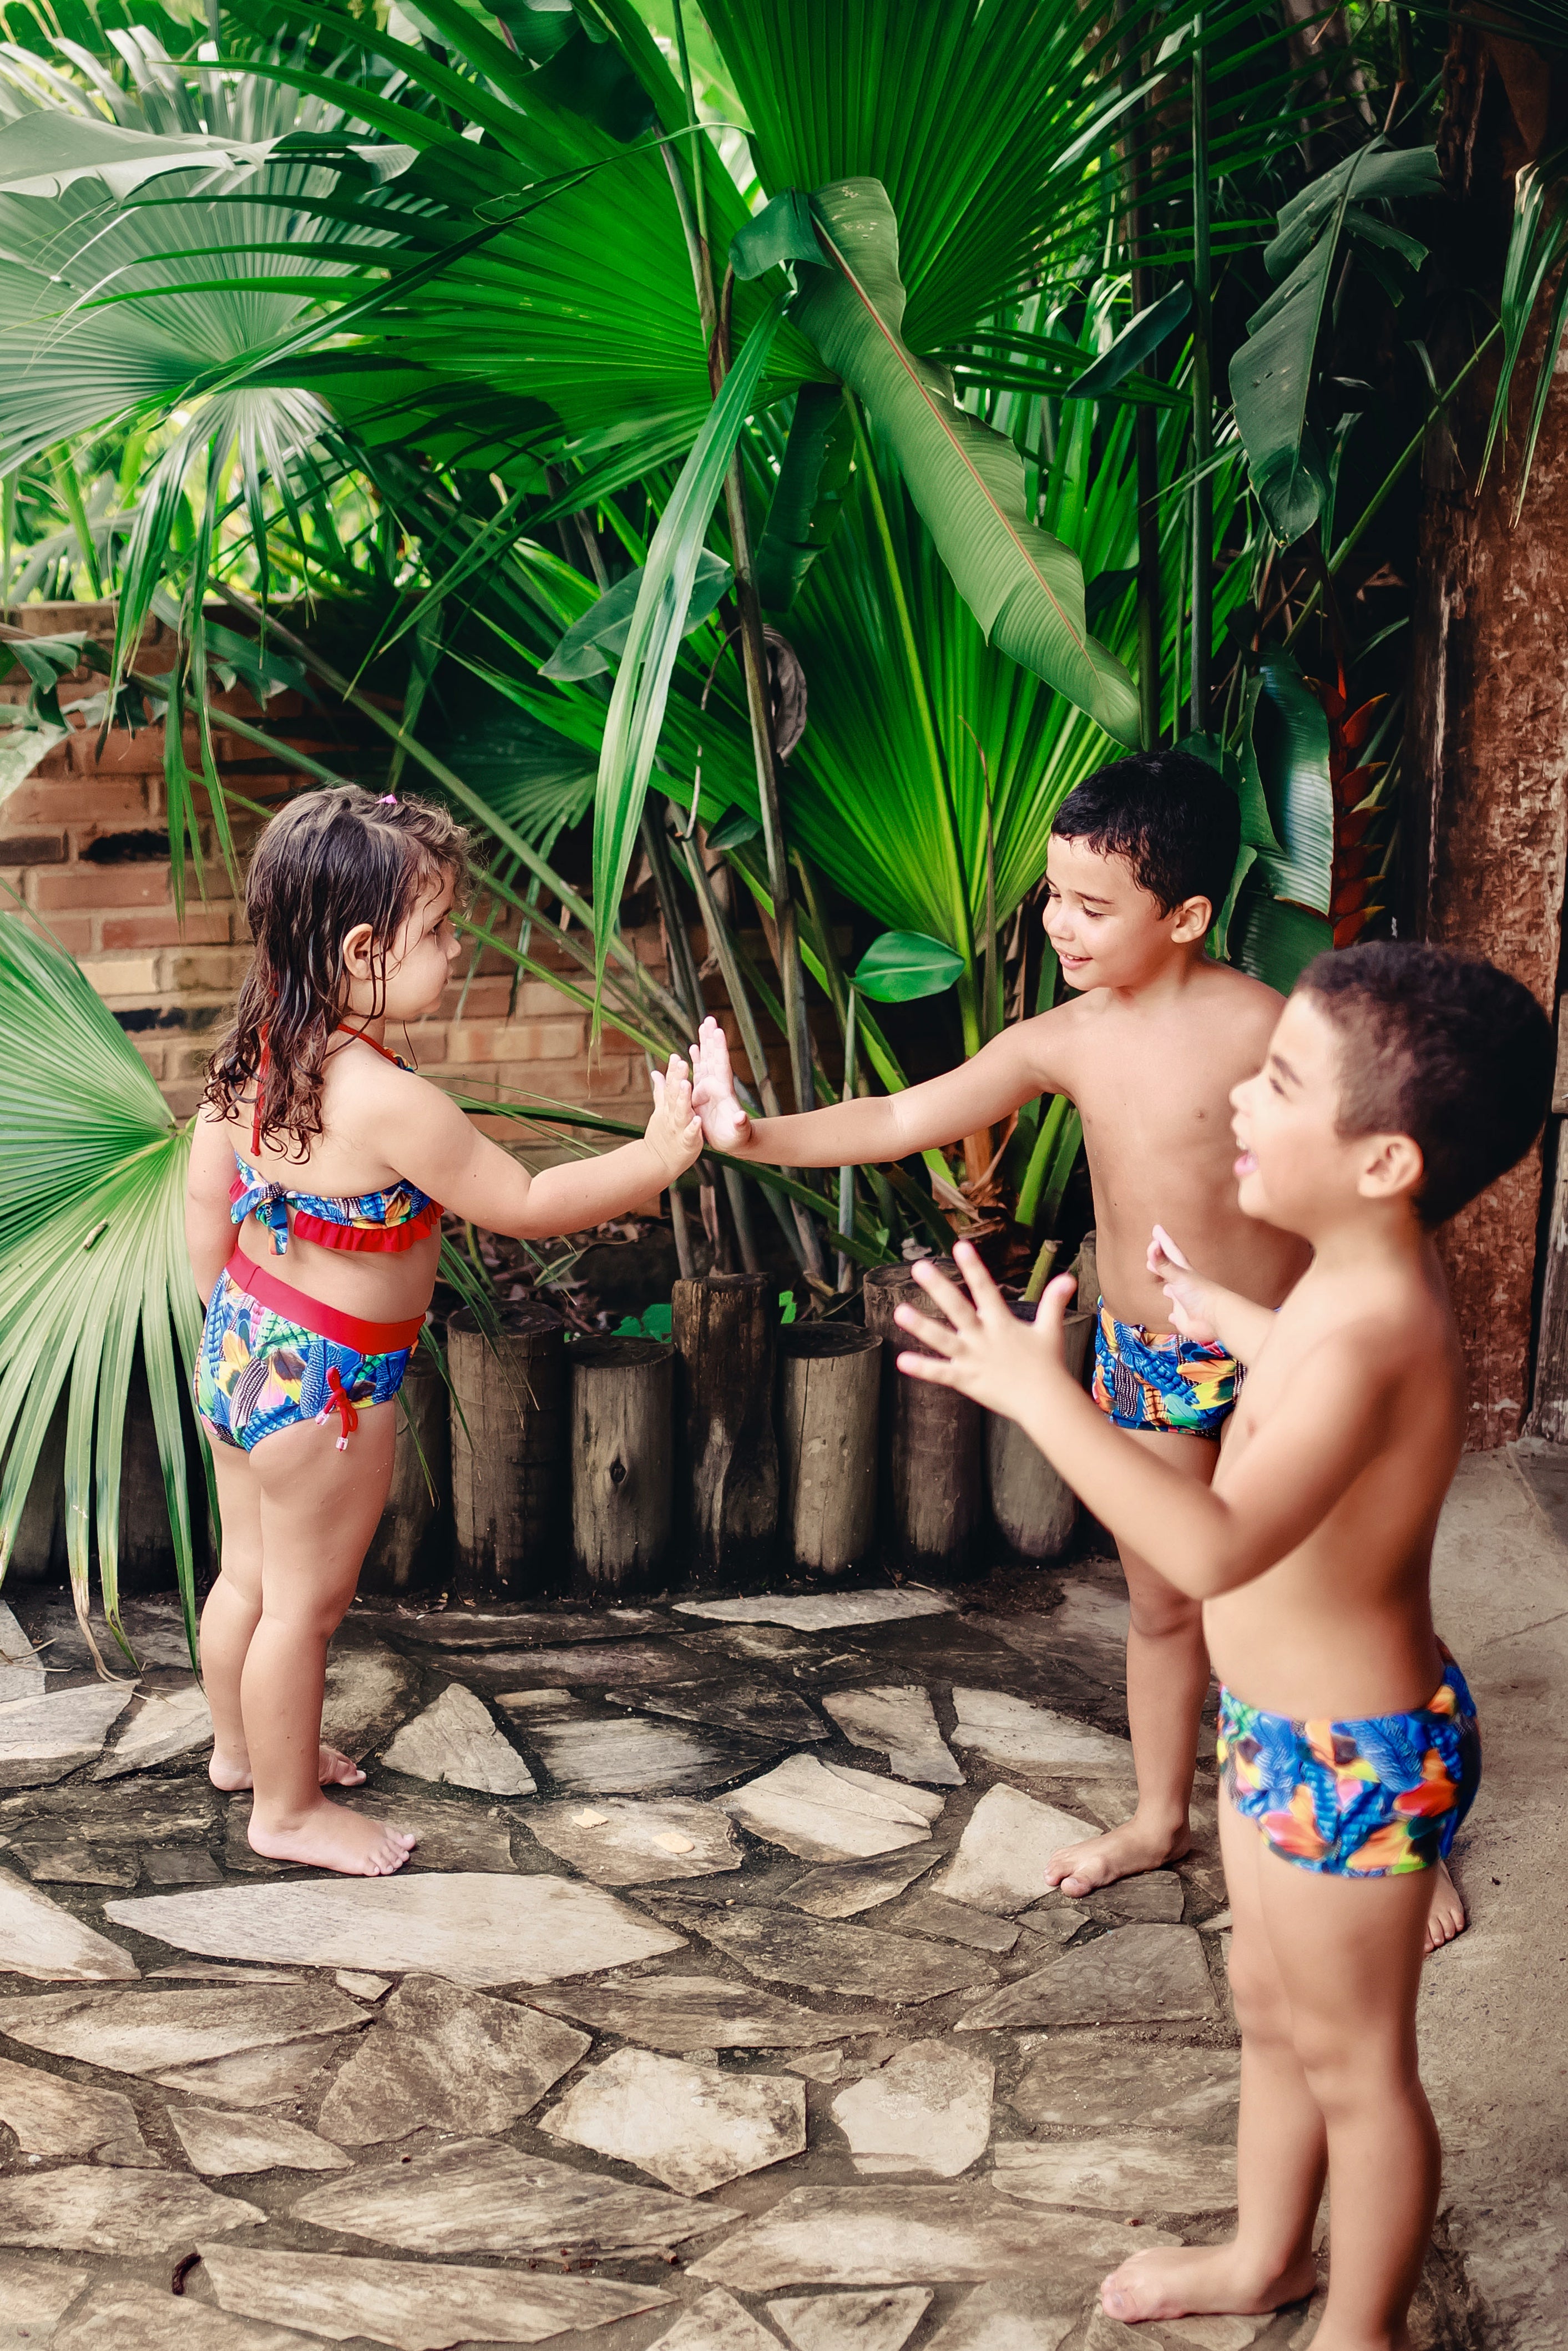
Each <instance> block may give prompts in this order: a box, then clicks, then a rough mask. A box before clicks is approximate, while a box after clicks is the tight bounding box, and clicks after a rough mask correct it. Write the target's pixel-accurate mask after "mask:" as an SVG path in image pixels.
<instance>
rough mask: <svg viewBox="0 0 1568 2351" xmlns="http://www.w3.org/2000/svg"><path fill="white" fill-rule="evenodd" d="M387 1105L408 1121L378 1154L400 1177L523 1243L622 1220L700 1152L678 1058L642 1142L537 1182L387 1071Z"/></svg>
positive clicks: (432, 1097) (434, 1096)
mask: <svg viewBox="0 0 1568 2351" xmlns="http://www.w3.org/2000/svg"><path fill="white" fill-rule="evenodd" d="M416 1089H417V1092H416V1091H414V1090H416ZM385 1098H386V1099H387V1101H388V1102H389V1106H390V1103H391V1102H392V1100H393V1099H395V1100H396V1102H397V1103H398V1105H399V1108H400V1110H401V1111H402V1113H404V1115H403V1116H402V1118H401V1119H400V1121H399V1123H398V1125H397V1128H396V1131H395V1132H394V1133H392V1134H382V1135H381V1136H380V1137H379V1138H378V1148H379V1149H380V1150H382V1152H383V1153H384V1154H385V1155H386V1156H387V1157H388V1159H389V1160H390V1161H391V1163H392V1165H393V1166H395V1167H396V1168H397V1170H398V1172H399V1174H400V1175H404V1176H406V1177H407V1178H408V1179H409V1181H410V1182H411V1183H414V1184H417V1185H418V1186H419V1187H420V1189H421V1190H422V1191H424V1192H428V1193H429V1194H430V1195H431V1196H432V1198H433V1199H436V1200H439V1201H440V1202H441V1204H442V1206H443V1207H445V1208H450V1209H451V1210H453V1212H454V1213H455V1215H457V1216H460V1217H465V1218H466V1219H467V1221H468V1222H469V1223H470V1224H474V1225H478V1226H481V1227H482V1228H484V1229H485V1230H486V1232H492V1233H510V1234H511V1235H512V1236H513V1237H514V1238H516V1239H517V1240H542V1239H544V1238H547V1237H548V1236H549V1235H551V1234H555V1233H580V1232H582V1231H583V1230H585V1229H586V1228H587V1227H588V1226H590V1225H600V1224H603V1223H604V1221H605V1220H606V1218H607V1217H623V1216H624V1215H625V1214H626V1213H627V1211H628V1210H629V1209H632V1208H637V1207H642V1205H643V1202H644V1201H646V1200H651V1199H653V1197H654V1196H656V1195H657V1194H658V1193H660V1192H663V1191H664V1189H665V1188H666V1186H669V1185H671V1184H673V1183H674V1180H675V1178H676V1176H677V1175H684V1174H685V1170H686V1169H687V1168H688V1167H690V1166H691V1165H692V1164H693V1163H694V1161H695V1160H696V1159H697V1158H698V1156H699V1155H700V1154H701V1152H702V1147H703V1131H702V1126H701V1123H700V1122H699V1121H698V1120H697V1118H696V1117H695V1114H694V1113H693V1110H692V1087H691V1078H690V1075H689V1073H688V1071H687V1069H686V1065H685V1061H682V1060H681V1059H680V1056H679V1055H678V1054H674V1053H673V1054H672V1055H671V1056H670V1066H669V1068H668V1070H667V1071H658V1070H655V1071H654V1072H653V1117H652V1118H651V1119H650V1120H649V1121H648V1126H647V1132H646V1133H645V1134H644V1135H643V1139H642V1141H641V1142H640V1143H627V1144H622V1146H621V1148H620V1149H619V1150H617V1151H605V1152H601V1153H599V1154H598V1155H596V1156H595V1157H593V1158H591V1159H574V1160H570V1161H569V1162H568V1163H567V1164H566V1165H564V1166H560V1167H547V1168H546V1169H545V1170H544V1171H543V1173H542V1174H540V1175H529V1174H528V1170H527V1169H526V1168H524V1167H519V1166H518V1165H517V1161H516V1160H515V1159H514V1158H513V1157H512V1156H511V1155H510V1154H509V1153H508V1152H505V1151H503V1150H502V1149H501V1147H500V1145H499V1144H495V1143H492V1142H490V1141H489V1140H488V1138H487V1137H486V1136H485V1135H483V1134H479V1133H478V1131H477V1129H476V1127H475V1126H474V1125H473V1124H472V1123H471V1122H470V1120H469V1119H468V1117H467V1116H466V1114H465V1113H464V1112H463V1111H461V1110H459V1109H458V1107H457V1104H456V1103H455V1102H453V1101H452V1100H451V1099H450V1097H449V1096H448V1095H446V1094H444V1093H443V1092H441V1091H440V1089H439V1087H436V1086H433V1085H431V1084H429V1083H428V1082H427V1081H425V1080H424V1079H423V1078H410V1077H408V1076H406V1075H404V1074H402V1072H396V1071H388V1072H387V1077H386V1081H385ZM368 1139H369V1138H368V1137H367V1140H368Z"/></svg>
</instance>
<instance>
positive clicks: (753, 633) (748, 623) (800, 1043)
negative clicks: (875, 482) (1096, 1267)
mask: <svg viewBox="0 0 1568 2351" xmlns="http://www.w3.org/2000/svg"><path fill="white" fill-rule="evenodd" d="M693 135H694V137H695V131H694V133H693ZM664 155H665V158H666V164H667V168H668V170H669V173H670V186H671V189H672V190H673V192H674V198H675V205H676V209H677V210H678V212H679V213H680V215H681V225H682V229H683V231H684V233H685V240H686V252H687V255H688V256H689V258H690V261H691V266H692V275H693V277H694V278H695V284H696V297H697V314H698V317H699V318H700V319H701V320H702V329H703V337H704V340H705V341H706V345H707V353H708V381H709V383H710V384H711V386H712V388H713V392H714V393H715V395H717V392H718V390H719V387H720V385H721V384H722V383H723V381H724V379H725V377H726V376H727V374H728V372H729V353H728V352H727V350H725V349H724V344H723V337H722V336H721V335H720V333H719V316H718V305H717V303H716V300H715V298H714V288H713V265H712V261H711V258H710V256H709V254H708V249H707V246H706V243H705V242H704V240H703V238H702V236H701V235H700V234H699V232H698V228H697V224H696V222H695V219H694V218H693V215H692V209H691V204H690V200H689V199H688V197H687V195H686V189H685V181H684V180H683V179H682V178H681V174H680V168H679V166H678V165H677V164H675V163H674V161H673V159H672V158H671V153H670V150H669V149H668V148H665V149H664ZM724 503H725V517H726V519H727V523H728V525H729V548H730V558H731V563H732V567H733V569H734V572H735V601H736V608H737V611H738V613H739V615H740V656H741V667H742V670H743V672H744V674H745V678H746V711H747V718H748V720H749V721H750V726H751V748H752V757H753V758H754V760H755V762H756V768H757V799H758V810H759V811H760V814H761V818H762V841H763V848H764V850H765V852H766V853H767V859H768V893H769V895H770V896H771V898H772V901H773V923H774V930H775V934H776V940H777V946H776V950H775V959H776V961H777V963H778V966H779V982H780V984H781V986H782V987H783V991H784V1034H785V1037H786V1039H787V1040H788V1042H789V1071H790V1076H791V1079H792V1081H793V1084H794V1092H795V1107H796V1109H797V1110H799V1111H807V1110H810V1108H811V1107H812V1100H813V1096H812V1086H811V1030H810V1017H809V1014H808V1010H807V1005H806V977H805V973H804V972H803V971H802V969H801V967H800V937H799V932H798V927H797V925H796V920H795V902H794V900H793V899H792V898H791V896H790V894H789V861H788V852H787V847H786V842H785V835H784V809H783V802H782V800H781V799H780V796H779V767H778V761H777V758H776V757H775V754H774V749H773V714H772V709H771V706H770V696H769V692H768V650H767V646H766V644H765V643H764V641H763V635H762V608H761V606H760V605H759V604H758V601H757V589H756V585H755V583H754V581H753V579H752V559H751V526H750V524H749V522H748V520H747V512H746V477H745V474H744V472H743V470H742V466H741V458H740V450H739V447H738V445H737V449H736V453H735V456H734V459H733V461H732V463H731V465H730V468H729V471H728V473H727V475H725V482H724Z"/></svg>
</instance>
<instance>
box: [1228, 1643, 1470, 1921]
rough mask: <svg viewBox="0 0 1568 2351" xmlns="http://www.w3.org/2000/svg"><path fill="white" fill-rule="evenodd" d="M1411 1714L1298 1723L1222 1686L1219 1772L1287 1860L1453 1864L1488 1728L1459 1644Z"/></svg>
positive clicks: (1394, 1873)
mask: <svg viewBox="0 0 1568 2351" xmlns="http://www.w3.org/2000/svg"><path fill="white" fill-rule="evenodd" d="M1443 1655H1444V1656H1445V1658H1447V1660H1448V1662H1447V1664H1446V1665H1445V1667H1444V1669H1443V1679H1442V1682H1441V1685H1440V1686H1439V1687H1438V1690H1437V1695H1436V1697H1435V1698H1432V1699H1431V1701H1430V1703H1429V1704H1427V1705H1426V1706H1423V1707H1416V1708H1414V1709H1413V1710H1412V1711H1411V1712H1410V1713H1409V1714H1378V1715H1373V1716H1370V1717H1369V1718H1368V1719H1366V1720H1365V1721H1363V1722H1328V1721H1322V1722H1292V1721H1291V1720H1290V1719H1289V1718H1288V1717H1287V1716H1285V1715H1282V1714H1265V1713H1264V1712H1263V1710H1262V1708H1260V1707H1256V1706H1248V1705H1247V1704H1246V1703H1245V1702H1244V1701H1243V1700H1242V1699H1241V1698H1238V1697H1237V1696H1236V1695H1235V1693H1234V1692H1233V1691H1231V1690H1228V1689H1222V1690H1221V1691H1220V1693H1219V1750H1218V1752H1219V1772H1220V1777H1221V1779H1222V1780H1223V1781H1224V1782H1225V1787H1226V1792H1227V1793H1228V1796H1229V1798H1230V1801H1231V1802H1232V1803H1233V1804H1234V1805H1235V1807H1236V1809H1237V1811H1238V1812H1239V1813H1245V1815H1246V1817H1247V1818H1248V1819H1249V1821H1255V1822H1256V1823H1257V1824H1258V1826H1259V1827H1260V1829H1261V1830H1262V1832H1263V1834H1264V1836H1265V1837H1266V1838H1267V1839H1268V1841H1269V1844H1270V1845H1271V1846H1272V1848H1273V1850H1274V1851H1275V1852H1276V1853H1277V1854H1278V1855H1280V1857H1281V1860H1283V1861H1293V1862H1294V1863H1295V1864H1296V1865H1297V1866H1298V1867H1299V1868H1301V1869H1315V1870H1321V1871H1322V1872H1323V1873H1324V1874H1325V1875H1326V1876H1331V1877H1398V1876H1404V1875H1405V1874H1406V1872H1407V1871H1410V1870H1413V1869H1430V1868H1431V1867H1432V1865H1433V1864H1434V1863H1435V1862H1438V1861H1442V1860H1446V1859H1447V1857H1448V1848H1449V1846H1450V1845H1451V1844H1453V1842H1454V1836H1455V1833H1456V1831H1457V1830H1458V1826H1459V1823H1460V1822H1461V1821H1462V1820H1463V1819H1464V1817H1465V1814H1466V1813H1468V1812H1469V1809H1470V1806H1471V1805H1472V1804H1473V1803H1474V1802H1475V1798H1476V1790H1477V1789H1478V1788H1479V1785H1480V1779H1481V1734H1480V1726H1479V1723H1478V1722H1477V1720H1476V1709H1475V1706H1474V1703H1473V1702H1472V1700H1471V1698H1470V1694H1469V1689H1468V1688H1467V1687H1466V1686H1465V1677H1464V1676H1463V1674H1462V1673H1461V1672H1460V1671H1459V1669H1458V1666H1457V1665H1455V1663H1454V1661H1453V1659H1452V1657H1450V1656H1448V1651H1447V1650H1446V1649H1445V1650H1444V1652H1443Z"/></svg>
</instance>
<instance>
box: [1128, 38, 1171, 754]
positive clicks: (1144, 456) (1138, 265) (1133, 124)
mask: <svg viewBox="0 0 1568 2351" xmlns="http://www.w3.org/2000/svg"><path fill="white" fill-rule="evenodd" d="M1131 14H1132V11H1131V6H1130V0H1117V5H1116V16H1117V20H1118V23H1119V24H1120V25H1121V26H1122V88H1123V89H1124V90H1133V89H1136V88H1137V87H1138V83H1139V81H1140V79H1141V78H1142V67H1141V63H1140V60H1139V57H1138V47H1137V37H1136V35H1135V34H1134V32H1132V31H1131V30H1130V29H1129V26H1128V19H1129V17H1130V16H1131ZM1145 119H1146V111H1145V107H1144V106H1143V105H1142V104H1141V103H1140V104H1139V105H1137V106H1135V107H1134V108H1133V109H1132V110H1130V112H1129V114H1128V118H1127V133H1126V136H1125V138H1124V139H1123V140H1122V141H1121V142H1120V144H1121V148H1122V155H1123V160H1124V163H1125V165H1126V172H1127V190H1128V195H1129V199H1130V201H1129V204H1128V209H1127V242H1128V245H1129V246H1130V247H1131V249H1132V262H1133V289H1132V292H1133V314H1134V317H1136V316H1137V314H1138V312H1139V311H1140V310H1146V309H1147V308H1148V307H1149V305H1150V303H1151V302H1152V301H1153V300H1154V298H1155V273H1154V271H1153V270H1152V269H1151V268H1150V267H1149V266H1148V264H1147V262H1146V261H1145V259H1144V258H1143V256H1144V253H1145V248H1146V245H1147V239H1148V226H1149V224H1148V213H1147V201H1148V161H1147V158H1146V156H1145V152H1144V143H1143V142H1144V124H1145ZM1151 365H1152V361H1151ZM1133 445H1134V453H1135V457H1136V465H1137V498H1138V709H1139V716H1140V723H1141V726H1142V729H1143V737H1144V747H1145V750H1148V751H1152V750H1154V749H1155V748H1156V747H1158V744H1159V740H1160V736H1161V732H1162V727H1163V721H1164V716H1165V708H1164V699H1163V696H1162V693H1161V684H1160V654H1161V638H1162V621H1161V615H1160V517H1159V497H1160V446H1159V431H1158V421H1157V419H1156V417H1155V412H1154V410H1153V408H1152V407H1151V406H1150V405H1149V403H1148V402H1147V401H1143V400H1141V401H1139V402H1138V405H1137V413H1136V415H1135V416H1134V422H1133Z"/></svg>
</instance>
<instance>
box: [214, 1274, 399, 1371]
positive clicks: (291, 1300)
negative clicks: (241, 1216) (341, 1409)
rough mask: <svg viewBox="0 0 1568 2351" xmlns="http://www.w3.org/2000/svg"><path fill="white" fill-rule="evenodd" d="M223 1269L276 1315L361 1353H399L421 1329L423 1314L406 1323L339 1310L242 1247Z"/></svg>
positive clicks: (337, 1344) (339, 1345)
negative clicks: (368, 1318)
mask: <svg viewBox="0 0 1568 2351" xmlns="http://www.w3.org/2000/svg"><path fill="white" fill-rule="evenodd" d="M224 1271H225V1273H226V1274H227V1276H228V1278H229V1280H231V1281H232V1282H233V1283H234V1285H235V1289H236V1290H244V1291H245V1292H246V1296H247V1297H250V1298H254V1299H256V1300H257V1301H258V1302H259V1303H260V1304H261V1305H263V1306H270V1307H271V1309H272V1311H273V1312H274V1313H275V1314H286V1315H287V1317H288V1320H289V1321H290V1322H298V1325H299V1327H300V1329H301V1330H302V1331H314V1332H315V1333H316V1336H317V1337H318V1338H319V1339H330V1340H331V1341H332V1343H333V1344H334V1346H338V1347H352V1348H353V1349H354V1350H355V1352H356V1353H358V1354H361V1355H395V1354H398V1353H401V1352H402V1350H403V1349H404V1348H406V1347H412V1346H413V1343H414V1342H415V1341H416V1340H417V1339H418V1337H419V1334H420V1332H422V1331H423V1328H424V1316H423V1313H421V1314H415V1315H413V1316H412V1317H411V1318H410V1320H409V1321H407V1322H363V1321H361V1318H360V1316H359V1315H357V1314H344V1313H341V1312H340V1311H339V1309H338V1308H337V1307H336V1306H325V1305H323V1304H322V1302H321V1301H320V1299H319V1298H312V1297H310V1296H309V1294H308V1292H307V1291H305V1290H296V1289H295V1288H294V1287H293V1285H292V1284H291V1283H289V1282H287V1281H279V1280H278V1279H277V1275H276V1274H275V1273H268V1272H267V1270H266V1268H265V1267H264V1266H259V1265H257V1264H256V1263H255V1262H254V1260H253V1259H250V1258H248V1257H246V1255H245V1253H244V1251H243V1250H241V1249H235V1253H234V1255H233V1257H231V1258H230V1259H229V1261H228V1263H227V1265H225V1268H224Z"/></svg>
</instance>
